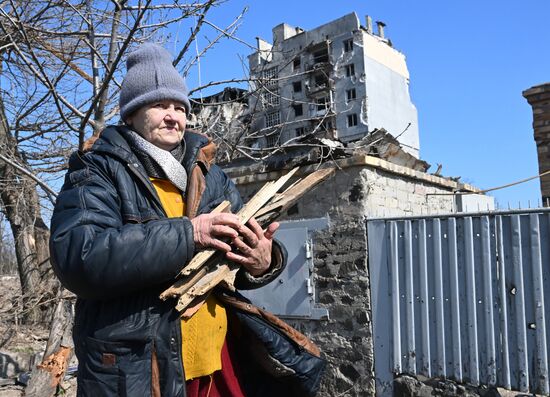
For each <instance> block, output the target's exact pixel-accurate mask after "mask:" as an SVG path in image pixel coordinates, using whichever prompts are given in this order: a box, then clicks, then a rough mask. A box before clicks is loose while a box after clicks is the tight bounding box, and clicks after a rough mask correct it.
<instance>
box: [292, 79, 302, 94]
mask: <svg viewBox="0 0 550 397" xmlns="http://www.w3.org/2000/svg"><path fill="white" fill-rule="evenodd" d="M292 89H293V90H294V92H302V82H301V81H295V82H294V83H292Z"/></svg>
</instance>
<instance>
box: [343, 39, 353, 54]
mask: <svg viewBox="0 0 550 397" xmlns="http://www.w3.org/2000/svg"><path fill="white" fill-rule="evenodd" d="M352 50H353V39H348V40H344V52H350V51H352Z"/></svg>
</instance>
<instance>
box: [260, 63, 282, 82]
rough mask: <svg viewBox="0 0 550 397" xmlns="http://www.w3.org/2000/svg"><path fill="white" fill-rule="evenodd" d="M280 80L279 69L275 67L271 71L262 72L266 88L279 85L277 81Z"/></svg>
mask: <svg viewBox="0 0 550 397" xmlns="http://www.w3.org/2000/svg"><path fill="white" fill-rule="evenodd" d="M278 78H279V69H278V68H277V67H276V66H275V67H274V68H271V69H266V70H263V71H262V79H263V80H265V81H264V84H265V86H266V87H272V86H274V85H277V79H278Z"/></svg>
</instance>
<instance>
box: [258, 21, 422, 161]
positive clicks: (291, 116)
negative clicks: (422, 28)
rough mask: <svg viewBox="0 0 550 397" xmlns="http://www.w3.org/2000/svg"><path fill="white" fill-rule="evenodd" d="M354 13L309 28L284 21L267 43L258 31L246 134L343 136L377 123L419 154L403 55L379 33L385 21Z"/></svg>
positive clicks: (280, 140) (285, 138)
mask: <svg viewBox="0 0 550 397" xmlns="http://www.w3.org/2000/svg"><path fill="white" fill-rule="evenodd" d="M376 24H377V30H378V31H377V34H374V32H373V28H372V20H371V18H370V17H368V16H367V17H366V26H362V25H361V24H360V22H359V19H358V17H357V15H356V14H355V13H351V14H348V15H345V16H343V17H341V18H339V19H336V20H334V21H332V22H329V23H327V24H324V25H321V26H319V27H317V28H315V29H311V30H308V31H306V30H303V29H301V28H299V27H293V26H290V25H288V24H286V23H282V24H280V25H278V26H276V27H275V28H273V43H272V44H270V43H268V42H267V41H265V40H262V39H260V38H258V39H257V41H258V42H257V47H258V50H257V51H256V52H254V53H253V54H251V55H250V56H249V57H248V58H249V66H250V75H251V96H250V98H249V113H250V114H251V115H252V124H251V128H250V130H251V134H250V137H251V141H252V143H253V144H254V145H256V146H257V147H261V148H266V149H269V148H273V147H277V146H285V145H288V144H290V143H295V142H297V141H299V140H300V139H301V137H303V136H307V135H313V136H315V137H318V138H326V139H330V140H335V141H339V142H342V143H344V144H346V143H348V142H353V141H357V140H360V139H361V138H363V137H365V136H366V135H368V134H369V133H371V132H373V131H375V130H377V129H382V128H383V129H385V130H386V131H388V132H389V133H390V134H391V135H393V136H394V137H398V140H399V142H400V143H401V145H402V146H403V149H404V150H405V151H406V152H408V153H410V154H412V155H414V156H416V157H418V155H419V138H418V116H417V111H416V108H415V106H414V105H413V103H412V102H411V99H410V96H409V72H408V70H407V65H406V62H405V56H404V55H403V54H402V53H400V52H399V51H397V50H396V49H394V48H393V47H392V44H391V41H390V40H389V39H387V38H386V37H385V36H384V26H385V25H384V23H382V22H377V23H376Z"/></svg>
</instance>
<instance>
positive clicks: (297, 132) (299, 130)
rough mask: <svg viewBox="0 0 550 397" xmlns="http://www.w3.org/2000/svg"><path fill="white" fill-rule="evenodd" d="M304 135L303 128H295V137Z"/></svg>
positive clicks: (304, 130)
mask: <svg viewBox="0 0 550 397" xmlns="http://www.w3.org/2000/svg"><path fill="white" fill-rule="evenodd" d="M305 134H306V129H305V128H304V127H299V128H296V136H302V135H305Z"/></svg>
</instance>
